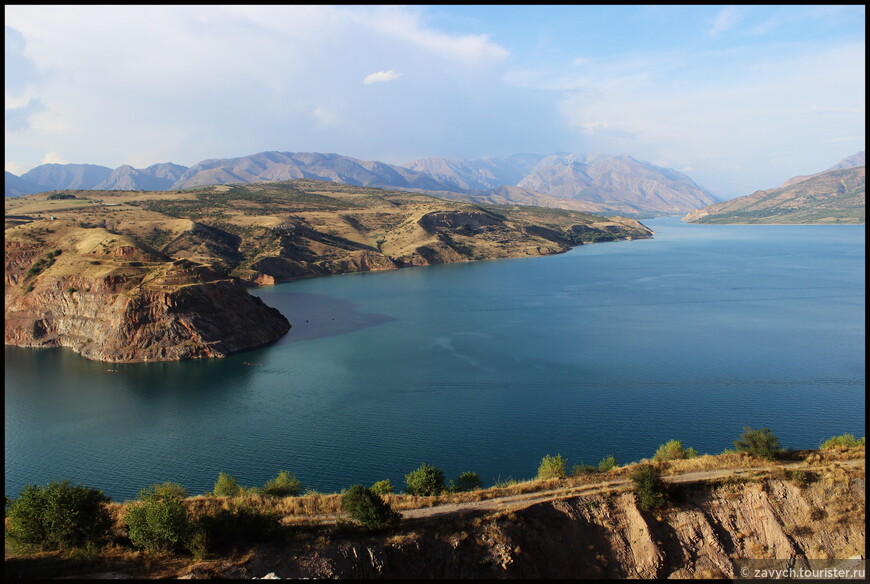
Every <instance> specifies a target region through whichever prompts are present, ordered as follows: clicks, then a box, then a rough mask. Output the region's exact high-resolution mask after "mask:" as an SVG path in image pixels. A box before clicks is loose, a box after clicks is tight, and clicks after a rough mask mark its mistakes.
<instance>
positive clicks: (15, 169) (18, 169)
mask: <svg viewBox="0 0 870 584" xmlns="http://www.w3.org/2000/svg"><path fill="white" fill-rule="evenodd" d="M33 166H34V165H32V164H21V163H19V162H12V161H6V168H5V170H6V172H11V173H12V174H14V175H16V176H21V175H22V174H24V173H25V172H27V171H28V170H30V169H31V168H33Z"/></svg>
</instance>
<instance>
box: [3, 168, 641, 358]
mask: <svg viewBox="0 0 870 584" xmlns="http://www.w3.org/2000/svg"><path fill="white" fill-rule="evenodd" d="M5 219H6V246H5V250H6V254H5V265H6V273H5V276H6V294H5V298H6V325H5V342H6V344H7V345H17V346H25V347H56V346H62V347H69V348H71V349H72V350H73V351H76V352H78V353H80V354H81V355H83V356H85V357H88V358H91V359H98V360H103V361H111V362H138V361H167V360H178V359H190V358H202V357H222V356H225V355H228V354H230V353H235V352H239V351H243V350H246V349H250V348H253V347H257V346H261V345H263V344H266V343H269V342H271V341H274V340H276V339H277V338H280V337H281V336H282V335H283V334H285V333H286V332H287V331H288V330H289V329H290V323H289V322H287V319H286V318H285V317H284V316H282V315H281V314H280V313H279V312H278V311H277V310H275V309H272V308H269V307H267V306H265V305H264V304H263V303H262V301H260V300H259V299H258V298H256V297H253V296H251V295H250V294H248V292H247V290H246V286H251V285H270V284H276V283H280V282H287V281H290V280H294V279H298V278H306V277H315V276H323V275H329V274H343V273H349V272H358V271H370V270H392V269H398V268H403V267H411V266H424V265H430V264H437V263H450V262H462V261H472V260H481V259H495V258H510V257H529V256H541V255H549V254H555V253H562V252H564V251H567V250H568V249H570V248H571V247H573V246H575V245H580V244H583V243H590V242H598V241H612V240H619V239H634V238H648V237H651V236H652V232H651V231H650V230H649V229H648V228H646V227H645V226H644V225H642V224H641V223H639V222H638V221H636V220H633V219H626V218H619V217H616V218H604V217H600V216H596V215H591V214H588V213H582V212H577V211H568V210H563V209H546V208H536V207H522V206H498V205H474V204H469V203H462V202H454V201H445V200H442V199H437V198H434V197H431V196H428V195H423V194H417V193H408V192H401V191H389V190H383V189H376V188H368V187H356V186H350V185H344V184H336V183H331V182H321V181H313V180H307V179H299V180H293V181H287V182H271V183H255V184H245V185H215V186H205V187H196V188H193V189H186V190H178V191H155V192H149V191H77V190H76V191H74V190H66V191H54V192H49V193H40V194H34V195H27V196H22V197H16V198H13V199H6V217H5Z"/></svg>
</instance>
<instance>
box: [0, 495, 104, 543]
mask: <svg viewBox="0 0 870 584" xmlns="http://www.w3.org/2000/svg"><path fill="white" fill-rule="evenodd" d="M110 501H111V499H109V497H107V496H106V495H105V494H104V493H103V491H99V490H97V489H91V488H88V487H83V486H72V484H70V482H69V481H62V482H56V481H55V482H51V483H49V484H47V485H46V486H44V487H38V486H35V485H25V487H24V489H23V490H22V491H21V493H19V495H18V498H17V499H16V500H15V501H13V502H12V503H11V504H10V505H9V509H8V511H7V519H8V525H7V534H8V535H9V537H10V538H11V539H12V540H13V541H15V542H17V543H22V544H27V545H35V546H37V547H38V548H40V549H43V550H62V549H68V548H72V547H81V546H84V545H87V544H94V543H98V542H99V541H100V540H102V539H103V538H105V536H106V535H107V533H108V530H109V528H110V527H111V526H112V518H111V516H110V514H109V511H108V510H107V509H106V506H105V505H106V503H108V502H110Z"/></svg>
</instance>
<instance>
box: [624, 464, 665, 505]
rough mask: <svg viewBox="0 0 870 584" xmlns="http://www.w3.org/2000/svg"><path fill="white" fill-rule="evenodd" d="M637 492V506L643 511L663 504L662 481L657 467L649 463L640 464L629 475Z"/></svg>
mask: <svg viewBox="0 0 870 584" xmlns="http://www.w3.org/2000/svg"><path fill="white" fill-rule="evenodd" d="M631 480H632V481H633V482H634V488H635V493H636V494H637V506H638V507H639V508H640V509H642V510H643V511H649V510H651V509H656V508H658V507H662V506H663V505H664V504H665V495H664V483H663V482H662V479H661V476H660V474H659V471H658V469H656V468H655V467H654V466H652V465H649V464H644V465H641V466H640V467H639V468H638V469H637V470H635V471H634V472H633V473H632V475H631Z"/></svg>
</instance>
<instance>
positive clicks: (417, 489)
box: [405, 462, 444, 497]
mask: <svg viewBox="0 0 870 584" xmlns="http://www.w3.org/2000/svg"><path fill="white" fill-rule="evenodd" d="M405 484H406V485H407V488H406V489H405V491H406V492H407V493H408V494H409V495H417V496H419V497H428V496H431V495H439V494H441V493H442V492H444V472H443V471H442V470H441V469H440V468H436V467H434V466H432V465H430V464H427V463H425V462H424V463H423V464H421V465H420V468H418V469H417V470H415V471H412V472H410V473H408V474H406V475H405Z"/></svg>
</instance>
